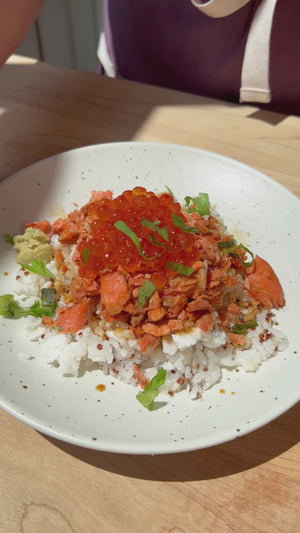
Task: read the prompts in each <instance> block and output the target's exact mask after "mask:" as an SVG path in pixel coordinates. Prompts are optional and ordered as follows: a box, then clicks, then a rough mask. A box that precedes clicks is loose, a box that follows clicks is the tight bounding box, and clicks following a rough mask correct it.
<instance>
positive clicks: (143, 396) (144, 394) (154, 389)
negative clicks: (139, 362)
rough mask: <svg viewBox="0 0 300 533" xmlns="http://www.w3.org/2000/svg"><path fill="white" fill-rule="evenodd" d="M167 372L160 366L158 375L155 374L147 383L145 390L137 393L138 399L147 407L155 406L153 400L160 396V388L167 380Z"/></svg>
mask: <svg viewBox="0 0 300 533" xmlns="http://www.w3.org/2000/svg"><path fill="white" fill-rule="evenodd" d="M166 375H167V372H166V370H165V369H164V368H160V370H159V371H158V372H157V374H156V376H154V377H153V378H152V379H151V380H150V381H149V383H148V385H146V387H145V389H144V390H143V391H140V392H138V394H137V395H136V398H137V400H138V401H139V402H140V403H141V404H142V405H143V406H144V407H146V408H147V409H149V410H151V409H152V407H153V400H155V398H156V396H158V389H159V387H161V386H162V385H163V384H164V382H165V380H166Z"/></svg>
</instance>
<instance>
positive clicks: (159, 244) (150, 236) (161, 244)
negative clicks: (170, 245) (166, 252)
mask: <svg viewBox="0 0 300 533" xmlns="http://www.w3.org/2000/svg"><path fill="white" fill-rule="evenodd" d="M149 240H150V242H152V244H155V246H161V247H162V248H166V247H167V245H166V244H164V243H163V242H158V241H157V240H156V238H155V236H154V235H153V233H150V234H149Z"/></svg>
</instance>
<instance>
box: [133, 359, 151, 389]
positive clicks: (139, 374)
mask: <svg viewBox="0 0 300 533" xmlns="http://www.w3.org/2000/svg"><path fill="white" fill-rule="evenodd" d="M133 372H134V375H135V377H136V379H137V382H138V384H139V386H140V387H141V389H145V388H146V387H147V385H148V383H149V379H147V378H146V377H145V376H144V374H143V372H142V371H141V370H140V368H139V367H138V365H134V367H133Z"/></svg>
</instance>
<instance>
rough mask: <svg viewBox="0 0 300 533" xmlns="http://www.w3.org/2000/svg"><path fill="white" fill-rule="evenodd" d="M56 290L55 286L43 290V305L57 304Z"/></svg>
mask: <svg viewBox="0 0 300 533" xmlns="http://www.w3.org/2000/svg"><path fill="white" fill-rule="evenodd" d="M55 294H56V290H55V289H53V288H49V289H42V290H41V301H42V304H43V305H55Z"/></svg>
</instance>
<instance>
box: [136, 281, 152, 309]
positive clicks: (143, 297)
mask: <svg viewBox="0 0 300 533" xmlns="http://www.w3.org/2000/svg"><path fill="white" fill-rule="evenodd" d="M155 291H156V286H155V285H154V283H152V282H151V281H150V280H149V279H147V280H146V281H145V282H144V283H143V285H141V286H140V287H139V289H138V305H139V307H141V308H142V307H144V305H145V304H146V303H147V302H148V300H149V299H150V297H151V296H152V294H153V293H154V292H155Z"/></svg>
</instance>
